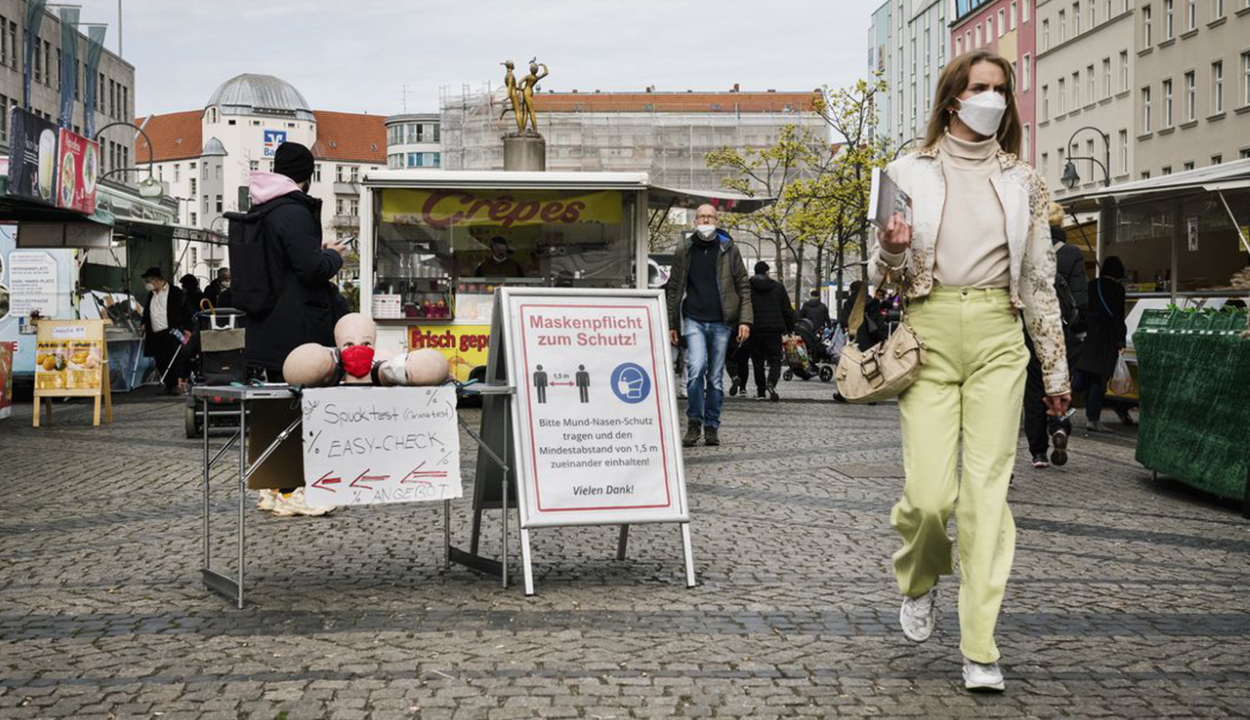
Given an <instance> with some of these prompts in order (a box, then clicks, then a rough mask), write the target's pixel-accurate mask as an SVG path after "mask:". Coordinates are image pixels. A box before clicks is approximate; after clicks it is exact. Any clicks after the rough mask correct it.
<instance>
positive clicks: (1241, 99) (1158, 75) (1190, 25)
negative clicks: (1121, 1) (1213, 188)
mask: <svg viewBox="0 0 1250 720" xmlns="http://www.w3.org/2000/svg"><path fill="white" fill-rule="evenodd" d="M1136 20H1137V21H1136V23H1135V30H1136V33H1135V34H1136V36H1137V39H1138V44H1137V51H1136V53H1135V55H1136V58H1137V76H1136V83H1135V84H1134V85H1133V86H1132V87H1133V95H1134V98H1133V103H1134V106H1135V113H1134V114H1135V122H1134V123H1133V124H1132V125H1130V127H1131V128H1132V130H1131V132H1133V133H1134V134H1135V135H1136V139H1137V159H1138V162H1137V164H1136V166H1135V168H1134V172H1135V173H1136V175H1135V177H1136V178H1139V179H1140V178H1149V177H1152V176H1158V175H1169V174H1171V173H1173V172H1181V171H1183V170H1192V169H1195V168H1198V167H1203V166H1208V165H1218V164H1220V163H1222V162H1224V161H1226V160H1236V159H1239V158H1248V157H1250V0H1143V1H1141V2H1140V10H1139V13H1138V16H1137V18H1136Z"/></svg>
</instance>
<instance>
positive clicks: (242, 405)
mask: <svg viewBox="0 0 1250 720" xmlns="http://www.w3.org/2000/svg"><path fill="white" fill-rule="evenodd" d="M247 474H248V473H247V401H246V400H244V399H240V400H239V597H238V603H237V604H238V608H239V609H240V610H242V609H243V559H244V556H245V554H246V552H245V550H246V537H245V535H244V528H243V522H244V521H243V516H244V513H245V511H246V509H247Z"/></svg>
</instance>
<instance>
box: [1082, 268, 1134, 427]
mask: <svg viewBox="0 0 1250 720" xmlns="http://www.w3.org/2000/svg"><path fill="white" fill-rule="evenodd" d="M1123 281H1124V263H1122V262H1121V261H1120V258H1118V257H1116V256H1114V255H1112V256H1111V257H1109V258H1107V259H1106V260H1103V263H1102V274H1101V276H1100V277H1099V278H1098V279H1097V280H1094V281H1093V282H1092V283H1090V284H1089V316H1088V321H1087V330H1086V333H1085V342H1084V343H1083V344H1082V345H1081V356H1080V357H1079V358H1078V359H1077V361H1076V369H1077V370H1079V371H1081V372H1082V373H1083V374H1084V375H1085V378H1086V387H1087V388H1088V392H1087V396H1086V399H1085V419H1086V421H1087V422H1086V427H1087V428H1088V429H1089V430H1090V431H1091V432H1111V429H1110V428H1108V427H1107V426H1106V425H1103V424H1102V422H1101V421H1100V417H1101V415H1102V404H1103V399H1104V398H1105V397H1106V394H1107V381H1108V380H1110V379H1111V375H1112V374H1113V373H1114V372H1115V365H1116V361H1117V360H1118V359H1119V357H1120V353H1122V352H1124V347H1125V345H1126V342H1127V335H1128V327H1127V325H1125V323H1124V316H1125V312H1124V298H1125V292H1124V285H1123Z"/></svg>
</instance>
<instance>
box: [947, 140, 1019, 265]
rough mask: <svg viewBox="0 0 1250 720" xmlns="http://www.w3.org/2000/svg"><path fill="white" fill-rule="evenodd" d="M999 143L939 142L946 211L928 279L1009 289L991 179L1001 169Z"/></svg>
mask: <svg viewBox="0 0 1250 720" xmlns="http://www.w3.org/2000/svg"><path fill="white" fill-rule="evenodd" d="M998 149H999V147H998V141H997V140H995V139H994V138H990V139H988V140H983V141H981V142H969V141H967V140H961V139H959V138H957V137H955V136H954V135H951V134H949V133H947V134H946V135H945V136H943V138H942V139H941V140H940V141H939V142H938V159H939V160H940V161H941V163H942V174H943V176H944V177H945V178H946V206H945V207H943V208H942V224H941V226H940V227H939V228H938V236H937V248H936V251H935V259H934V264H933V279H934V280H935V281H936V282H937V283H938V284H941V285H945V286H946V287H976V288H1005V287H1007V286H1009V285H1010V284H1011V255H1010V253H1009V251H1008V249H1007V221H1006V218H1005V216H1004V215H1003V206H1002V203H1001V202H1000V201H999V199H998V193H996V192H995V191H994V186H993V185H991V184H990V178H991V177H992V176H994V175H998V174H999V173H1000V172H1001V168H1000V167H999V164H998V158H997V156H996V155H995V153H997V152H998Z"/></svg>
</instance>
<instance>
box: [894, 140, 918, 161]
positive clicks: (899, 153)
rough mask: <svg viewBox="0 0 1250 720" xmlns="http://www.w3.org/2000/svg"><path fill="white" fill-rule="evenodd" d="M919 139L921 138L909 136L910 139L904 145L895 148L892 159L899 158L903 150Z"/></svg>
mask: <svg viewBox="0 0 1250 720" xmlns="http://www.w3.org/2000/svg"><path fill="white" fill-rule="evenodd" d="M919 139H920V138H914V137H913V138H909V139H908V140H907V141H906V142H904V143H903V144H902V145H899V146H898V148H896V149H895V150H894V157H893V158H891V159H893V160H898V156H899V155H902V154H903V151H904V150H906V149H907V146H908V145H911V144H912V143H914V142H916V141H917V140H919Z"/></svg>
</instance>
